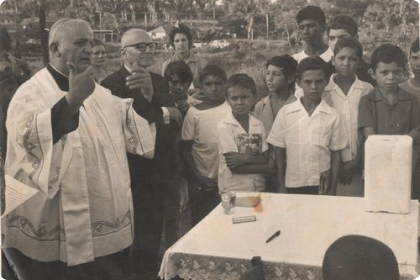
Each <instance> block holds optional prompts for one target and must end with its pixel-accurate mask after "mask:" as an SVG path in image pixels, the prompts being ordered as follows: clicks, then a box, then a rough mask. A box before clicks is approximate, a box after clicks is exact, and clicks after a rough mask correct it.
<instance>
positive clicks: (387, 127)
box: [358, 44, 420, 198]
mask: <svg viewBox="0 0 420 280" xmlns="http://www.w3.org/2000/svg"><path fill="white" fill-rule="evenodd" d="M406 63H407V59H406V57H405V54H404V52H403V51H402V50H401V49H400V48H399V47H397V46H395V45H392V44H385V45H382V46H380V47H378V48H376V49H375V50H374V51H373V53H372V57H371V67H372V77H373V78H374V79H375V80H376V88H375V90H374V91H372V92H371V93H369V94H368V95H366V96H363V97H362V99H361V100H360V105H359V118H358V125H359V129H360V130H361V132H363V135H364V139H367V138H368V137H369V136H370V135H372V134H384V135H393V134H397V135H404V134H409V133H410V132H412V131H413V130H414V129H415V128H416V127H418V126H419V124H420V122H419V112H418V107H417V101H416V97H415V96H414V95H412V94H410V93H408V92H406V91H405V90H403V89H402V88H400V87H399V86H398V85H399V84H400V83H401V81H402V79H403V76H404V73H405V70H406V69H405V66H406ZM416 150H417V149H414V152H415V153H414V156H413V159H414V163H415V160H416V158H417V156H416ZM413 167H414V168H413V169H415V164H414V165H413ZM413 186H414V185H413ZM414 187H416V188H413V192H412V198H419V197H416V193H418V190H417V188H419V187H420V186H414Z"/></svg>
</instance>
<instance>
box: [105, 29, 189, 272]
mask: <svg viewBox="0 0 420 280" xmlns="http://www.w3.org/2000/svg"><path fill="white" fill-rule="evenodd" d="M155 49H156V43H155V42H153V40H152V38H151V37H150V35H149V34H148V33H147V32H146V31H144V30H142V29H138V28H133V29H129V30H127V31H126V32H125V33H124V34H123V35H122V37H121V49H120V53H121V57H122V59H123V63H124V65H123V66H122V67H121V68H120V69H119V70H118V71H116V72H115V73H113V74H111V75H110V76H108V77H106V78H105V79H104V80H103V81H102V83H101V84H102V85H103V86H104V87H106V88H108V89H110V90H111V92H112V94H114V95H116V96H118V97H121V98H133V97H134V96H138V100H139V104H141V110H139V114H140V115H141V116H143V117H144V118H145V119H147V120H148V121H149V122H151V121H153V122H156V130H157V133H156V149H155V158H154V159H153V160H150V159H146V158H143V157H140V156H137V155H132V154H127V157H128V164H129V167H130V178H131V191H132V193H133V202H134V227H135V229H134V243H133V250H132V256H131V260H130V269H131V271H132V274H133V275H134V274H137V275H138V276H141V279H146V278H148V277H150V278H152V279H153V277H156V275H157V263H158V261H159V259H158V258H159V249H160V240H161V235H162V225H163V205H162V203H163V202H162V200H163V198H162V197H163V194H162V192H163V191H164V190H165V187H167V184H165V181H164V180H165V178H167V177H168V176H167V174H168V173H169V172H170V170H171V169H173V166H175V164H172V165H171V164H170V163H171V162H172V161H171V160H172V159H171V158H168V155H170V154H171V153H170V152H169V151H168V145H167V144H166V143H168V142H170V139H169V138H170V136H169V135H170V133H168V131H169V130H170V129H171V127H173V126H176V125H178V126H179V125H180V123H181V121H182V115H181V113H180V112H179V111H178V109H176V108H175V104H174V100H173V98H172V96H171V95H169V94H168V93H169V86H168V82H167V81H166V80H164V79H163V77H162V76H161V75H159V74H156V73H153V72H150V71H148V69H147V68H148V67H149V66H151V65H152V64H153V62H154V51H155ZM173 141H175V139H173Z"/></svg>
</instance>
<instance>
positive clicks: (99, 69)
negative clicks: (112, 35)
mask: <svg viewBox="0 0 420 280" xmlns="http://www.w3.org/2000/svg"><path fill="white" fill-rule="evenodd" d="M91 63H92V67H93V75H94V76H95V81H96V82H97V83H98V84H99V83H100V82H102V80H103V79H105V78H106V77H107V76H108V73H107V72H106V71H105V67H106V50H105V45H104V43H103V42H102V41H101V40H99V39H98V38H93V45H92V62H91Z"/></svg>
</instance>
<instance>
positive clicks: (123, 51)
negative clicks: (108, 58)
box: [120, 48, 125, 56]
mask: <svg viewBox="0 0 420 280" xmlns="http://www.w3.org/2000/svg"><path fill="white" fill-rule="evenodd" d="M120 55H121V56H123V55H125V48H122V49H120Z"/></svg>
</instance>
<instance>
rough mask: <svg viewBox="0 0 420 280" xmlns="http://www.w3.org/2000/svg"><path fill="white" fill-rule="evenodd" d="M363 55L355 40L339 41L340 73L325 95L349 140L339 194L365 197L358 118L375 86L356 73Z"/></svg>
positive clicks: (337, 61)
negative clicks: (362, 99) (363, 104)
mask: <svg viewBox="0 0 420 280" xmlns="http://www.w3.org/2000/svg"><path fill="white" fill-rule="evenodd" d="M362 56H363V48H362V45H361V44H360V43H359V42H358V41H357V40H356V39H354V38H352V37H346V38H342V39H339V40H338V42H337V44H336V45H335V49H334V58H333V60H332V65H333V66H334V67H335V70H336V71H337V73H336V74H334V75H332V76H331V79H330V83H329V84H328V86H327V87H326V88H325V92H324V94H323V98H324V100H325V101H326V102H327V103H328V104H329V105H330V106H332V107H333V108H334V109H336V110H337V112H339V113H340V116H341V120H342V122H343V123H344V125H345V127H346V132H347V138H348V140H349V142H348V145H347V147H346V148H345V149H344V150H342V151H341V158H342V161H343V163H342V168H341V171H340V180H339V184H338V189H337V194H338V195H345V196H348V195H349V196H363V190H364V189H363V181H362V171H361V168H360V159H361V153H360V152H361V151H360V145H359V137H358V126H357V117H358V110H359V103H360V99H361V98H362V96H364V95H366V94H368V93H369V92H371V91H372V90H373V86H372V85H370V84H369V83H365V82H362V81H360V80H359V79H358V78H357V76H356V74H355V73H356V70H357V69H358V68H359V66H360V63H361V61H362Z"/></svg>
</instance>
